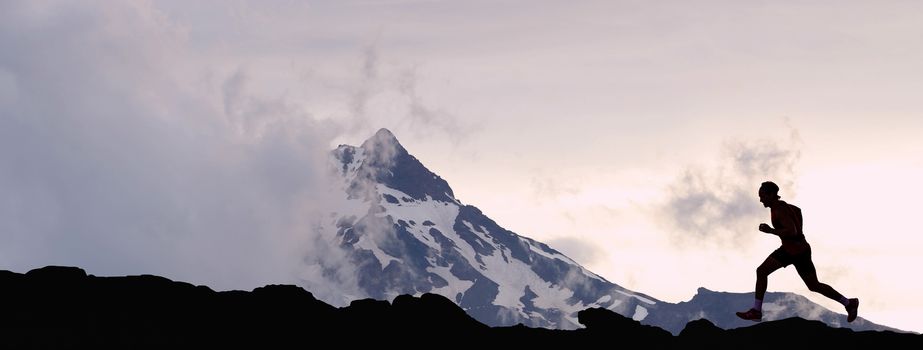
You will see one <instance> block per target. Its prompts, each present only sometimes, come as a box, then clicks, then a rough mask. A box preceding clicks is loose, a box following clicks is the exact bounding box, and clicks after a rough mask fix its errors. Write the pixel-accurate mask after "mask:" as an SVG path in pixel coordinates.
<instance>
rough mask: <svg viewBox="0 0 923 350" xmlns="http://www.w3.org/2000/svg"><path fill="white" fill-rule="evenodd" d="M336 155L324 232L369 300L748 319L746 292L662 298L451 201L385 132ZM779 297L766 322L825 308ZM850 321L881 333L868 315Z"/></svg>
mask: <svg viewBox="0 0 923 350" xmlns="http://www.w3.org/2000/svg"><path fill="white" fill-rule="evenodd" d="M332 157H333V164H334V165H335V167H336V172H337V173H338V174H339V177H340V179H341V180H342V187H343V190H344V191H345V195H346V196H347V197H348V200H349V201H350V202H351V203H353V205H352V206H351V207H352V208H353V209H352V210H351V212H348V213H343V212H339V213H335V214H333V215H332V216H331V217H330V218H329V220H328V221H327V222H325V223H323V224H322V225H321V226H322V227H321V229H323V230H328V231H330V237H334V239H335V240H336V244H338V245H339V246H340V247H341V248H343V249H344V250H345V251H346V252H347V259H348V261H349V264H351V265H353V267H354V268H355V270H356V271H357V276H356V277H357V281H356V284H357V285H358V288H359V289H360V290H361V292H362V293H364V294H365V295H366V296H368V297H371V298H375V299H383V300H392V299H394V297H396V296H397V295H400V294H412V295H420V294H422V293H426V292H432V293H438V294H441V295H444V296H446V297H448V298H449V299H451V300H453V301H455V302H456V303H457V304H458V305H459V306H461V307H462V308H463V309H464V310H465V311H467V312H468V313H469V314H470V315H471V316H473V317H474V318H476V319H478V320H479V321H481V322H484V323H486V324H488V325H492V326H501V325H515V324H517V323H523V324H525V325H527V326H532V327H546V328H563V329H573V328H577V327H579V323H578V322H577V312H578V311H580V310H584V309H587V308H592V307H602V308H607V309H610V310H613V311H615V312H618V313H619V314H622V315H624V316H628V317H631V318H633V319H635V320H639V321H641V322H642V323H647V324H652V325H656V326H660V327H662V328H664V329H667V330H669V331H671V332H673V333H674V334H675V333H677V332H679V331H680V330H681V329H682V328H683V326H685V324H686V322H688V321H691V320H694V319H698V318H702V317H708V318H709V320H712V321H713V322H715V324H716V325H718V326H720V327H724V328H729V327H737V326H742V325H745V323H743V321H741V320H737V319H733V317H734V316H733V311H736V309H741V308H746V306H747V305H749V303H750V300H752V296H750V295H752V294H732V293H715V292H710V291H707V290H705V289H700V291H699V294H698V295H697V296H696V297H695V298H693V299H692V300H691V301H689V302H686V303H679V304H672V303H666V302H662V301H659V300H657V299H655V298H652V297H650V296H648V295H645V294H643V293H639V292H636V291H631V290H628V289H626V288H623V287H621V286H619V285H617V284H615V283H612V282H610V281H607V280H606V279H605V278H602V277H600V276H598V275H596V274H594V273H592V272H590V271H588V270H587V269H585V268H583V267H582V266H580V264H578V263H577V262H575V261H573V260H572V259H570V258H568V257H567V256H565V255H564V254H562V253H561V252H559V251H557V250H555V249H554V248H552V247H549V246H548V245H546V244H544V243H542V242H538V241H535V240H533V239H529V238H527V237H524V236H520V235H518V234H516V233H514V232H511V231H509V230H506V229H504V228H503V227H501V226H500V225H499V224H497V223H496V222H494V220H491V219H490V218H489V217H487V216H486V215H484V213H482V212H481V211H480V210H479V209H478V208H476V207H474V206H472V205H466V204H463V203H462V202H461V201H459V200H458V199H457V198H455V196H454V194H453V192H452V189H451V187H450V186H449V184H448V183H447V182H446V181H445V180H443V179H442V178H441V177H439V176H438V175H436V174H434V173H433V172H431V171H429V170H428V169H427V168H426V167H425V166H424V165H423V164H422V163H421V162H420V161H419V160H418V159H417V158H415V157H414V156H412V155H410V153H408V152H407V150H406V149H404V147H403V146H401V144H400V143H399V142H398V140H397V139H396V138H395V137H394V135H393V134H392V133H391V132H390V131H388V130H386V129H381V130H379V131H378V132H377V133H376V134H375V135H374V136H373V137H372V138H370V139H368V140H367V141H365V142H364V143H363V144H362V145H361V146H359V147H355V146H348V145H341V146H339V147H338V148H337V149H336V150H334V151H333V155H332ZM738 298H743V299H746V298H751V299H749V300H743V299H741V300H737V299H738ZM774 298H775V299H774ZM776 299H779V300H788V301H787V302H786V303H787V304H784V306H785V307H784V308H782V307H781V306H780V310H779V311H778V312H774V311H770V312H767V314H766V319H779V318H785V317H789V316H794V315H796V313H795V312H796V311H797V310H817V308H821V307H820V306H817V305H816V304H813V303H811V302H810V301H808V300H807V299H805V298H803V297H800V296H795V295H790V294H783V293H770V294H768V299H767V310H774V309H773V307H774V306H773V305H775V304H773V303H774V302H775V300H776ZM780 305H782V304H780ZM821 309H822V308H821ZM822 311H823V312H821V311H818V312H817V313H816V314H817V315H820V314H823V313H824V312H826V313H828V314H825V315H826V316H827V317H828V318H829V319H830V320H834V319H835V318H836V316H837V315H836V314H835V313H832V312H830V311H829V310H826V309H823V310H822ZM815 316H816V315H815ZM838 316H839V318H836V319H843V318H845V316H842V315H838ZM814 319H818V318H817V317H814ZM851 326H853V327H855V328H857V329H883V328H879V327H880V326H878V325H874V324H872V323H869V322H866V321H864V320H859V321H857V322H856V323H854V324H852V325H851Z"/></svg>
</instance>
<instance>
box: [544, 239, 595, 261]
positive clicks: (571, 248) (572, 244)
mask: <svg viewBox="0 0 923 350" xmlns="http://www.w3.org/2000/svg"><path fill="white" fill-rule="evenodd" d="M547 244H548V245H549V246H552V247H554V249H557V250H558V251H560V252H562V253H564V255H567V256H568V257H570V258H571V259H574V261H577V262H579V263H580V264H581V265H584V266H585V265H590V264H593V263H595V262H596V261H598V260H599V259H600V258H603V257H604V256H606V252H604V251H603V250H602V248H600V246H599V245H594V244H592V243H591V242H587V241H583V240H580V239H578V238H574V237H560V238H554V239H551V240H549V241H548V243H547Z"/></svg>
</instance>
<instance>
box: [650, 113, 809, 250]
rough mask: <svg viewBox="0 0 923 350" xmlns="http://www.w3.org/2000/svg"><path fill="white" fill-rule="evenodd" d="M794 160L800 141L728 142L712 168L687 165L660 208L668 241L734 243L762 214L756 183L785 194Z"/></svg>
mask: <svg viewBox="0 0 923 350" xmlns="http://www.w3.org/2000/svg"><path fill="white" fill-rule="evenodd" d="M799 158H800V139H799V137H798V134H797V132H796V131H795V130H794V129H792V132H791V134H790V135H789V137H788V139H787V140H758V141H730V142H727V143H725V145H724V149H723V153H722V158H721V162H720V163H719V164H720V165H719V166H717V167H716V168H703V167H701V166H688V167H687V168H686V169H685V170H684V172H683V173H682V175H680V177H679V178H677V180H676V181H675V182H674V183H673V184H671V185H670V187H669V194H670V195H669V197H668V199H667V200H666V202H665V203H663V205H662V206H661V207H660V212H661V214H662V217H663V218H664V219H665V220H666V222H665V223H666V224H667V226H668V230H669V231H670V232H671V233H672V238H673V240H674V242H677V243H679V244H686V243H707V244H739V243H740V242H742V241H743V240H745V239H746V237H748V236H751V235H752V234H753V233H754V232H756V227H757V226H758V224H759V223H761V222H767V221H768V213H767V212H766V210H767V209H765V208H764V207H763V206H762V204H761V203H760V202H759V199H758V197H757V195H756V193H757V190H758V188H759V186H760V183H762V182H763V181H774V182H776V183H777V184H778V185H779V186H780V187H781V191H780V195H782V196H783V197H784V196H789V197H790V196H791V195H792V194H793V190H794V182H793V180H794V179H795V178H796V169H795V166H796V165H797V163H798V159H799Z"/></svg>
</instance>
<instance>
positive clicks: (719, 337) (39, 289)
mask: <svg viewBox="0 0 923 350" xmlns="http://www.w3.org/2000/svg"><path fill="white" fill-rule="evenodd" d="M0 310H2V317H0V343H2V344H3V346H4V347H5V348H167V347H169V348H177V347H182V348H191V347H209V348H216V347H235V348H236V347H242V346H243V347H266V346H271V347H283V346H284V347H292V348H311V347H316V346H317V345H319V344H327V346H355V345H376V346H382V347H400V348H432V347H434V346H442V345H445V344H452V345H453V346H452V347H455V346H495V345H500V344H509V345H512V346H534V347H538V348H549V347H559V346H588V347H589V346H593V347H598V346H607V345H616V346H625V345H629V344H635V345H639V346H642V347H645V348H687V349H688V348H695V349H698V348H701V347H703V346H708V347H709V348H741V347H743V348H747V349H751V348H757V349H768V348H780V347H792V346H795V347H804V346H824V347H828V346H829V347H832V348H837V349H844V348H845V349H870V348H892V347H904V348H921V346H923V335H918V334H908V333H897V332H891V331H862V332H855V331H852V330H850V329H846V328H831V327H828V326H827V325H825V324H824V323H822V322H819V321H808V320H804V319H801V318H788V319H784V320H779V321H771V322H763V323H759V324H756V325H753V326H749V327H741V328H735V329H729V330H723V329H720V328H718V327H716V326H715V325H714V324H713V323H711V322H710V321H708V320H704V319H700V320H695V321H692V322H689V323H688V324H687V325H686V326H685V328H684V329H683V331H682V332H681V333H680V334H679V336H673V335H671V334H670V332H667V331H665V330H663V329H660V328H658V327H653V326H648V325H642V324H641V323H639V322H637V321H634V320H632V319H630V318H626V317H624V316H621V315H619V314H617V313H614V312H612V311H609V310H606V309H602V308H593V309H587V310H583V311H581V312H579V315H578V316H579V321H580V323H581V324H583V326H584V327H585V328H581V329H577V330H550V329H544V328H529V327H525V326H522V325H518V326H512V327H494V328H491V327H488V326H486V325H484V324H482V323H480V322H478V321H476V320H474V319H473V318H472V317H470V316H468V315H467V314H466V313H465V312H464V311H463V310H462V309H460V308H459V307H458V306H457V305H456V304H455V303H453V302H452V301H451V300H449V299H446V298H445V297H442V296H439V295H436V294H423V295H421V296H420V297H413V296H409V295H401V296H398V297H397V298H395V299H394V301H392V302H387V301H379V300H373V299H364V300H357V301H354V302H353V303H352V304H351V305H350V306H348V307H344V308H335V307H332V306H330V305H328V304H326V303H324V302H321V301H318V300H317V299H315V298H314V296H313V295H312V294H311V293H310V292H308V291H305V290H304V289H302V288H300V287H296V286H291V285H269V286H265V287H260V288H256V289H254V290H253V291H250V292H245V291H223V292H216V291H213V290H211V289H210V288H208V287H204V286H195V285H192V284H189V283H185V282H175V281H171V280H169V279H166V278H163V277H158V276H151V275H142V276H126V277H97V276H92V275H87V274H86V273H85V272H84V271H83V270H82V269H79V268H75V267H57V266H49V267H44V268H41V269H36V270H32V271H29V272H28V273H25V274H20V273H15V272H10V271H0Z"/></svg>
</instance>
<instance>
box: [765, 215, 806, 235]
mask: <svg viewBox="0 0 923 350" xmlns="http://www.w3.org/2000/svg"><path fill="white" fill-rule="evenodd" d="M772 224H773V225H775V228H773V227H772V226H769V225H767V224H765V223H762V224H760V231H763V232H766V233H769V234H774V235H776V236H779V237H781V238H789V237H797V236H798V231H797V230H796V229H795V220H794V219H792V217H791V216H790V215H789V213H786V212H785V211H784V210H779V211H777V210H775V209H772Z"/></svg>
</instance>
